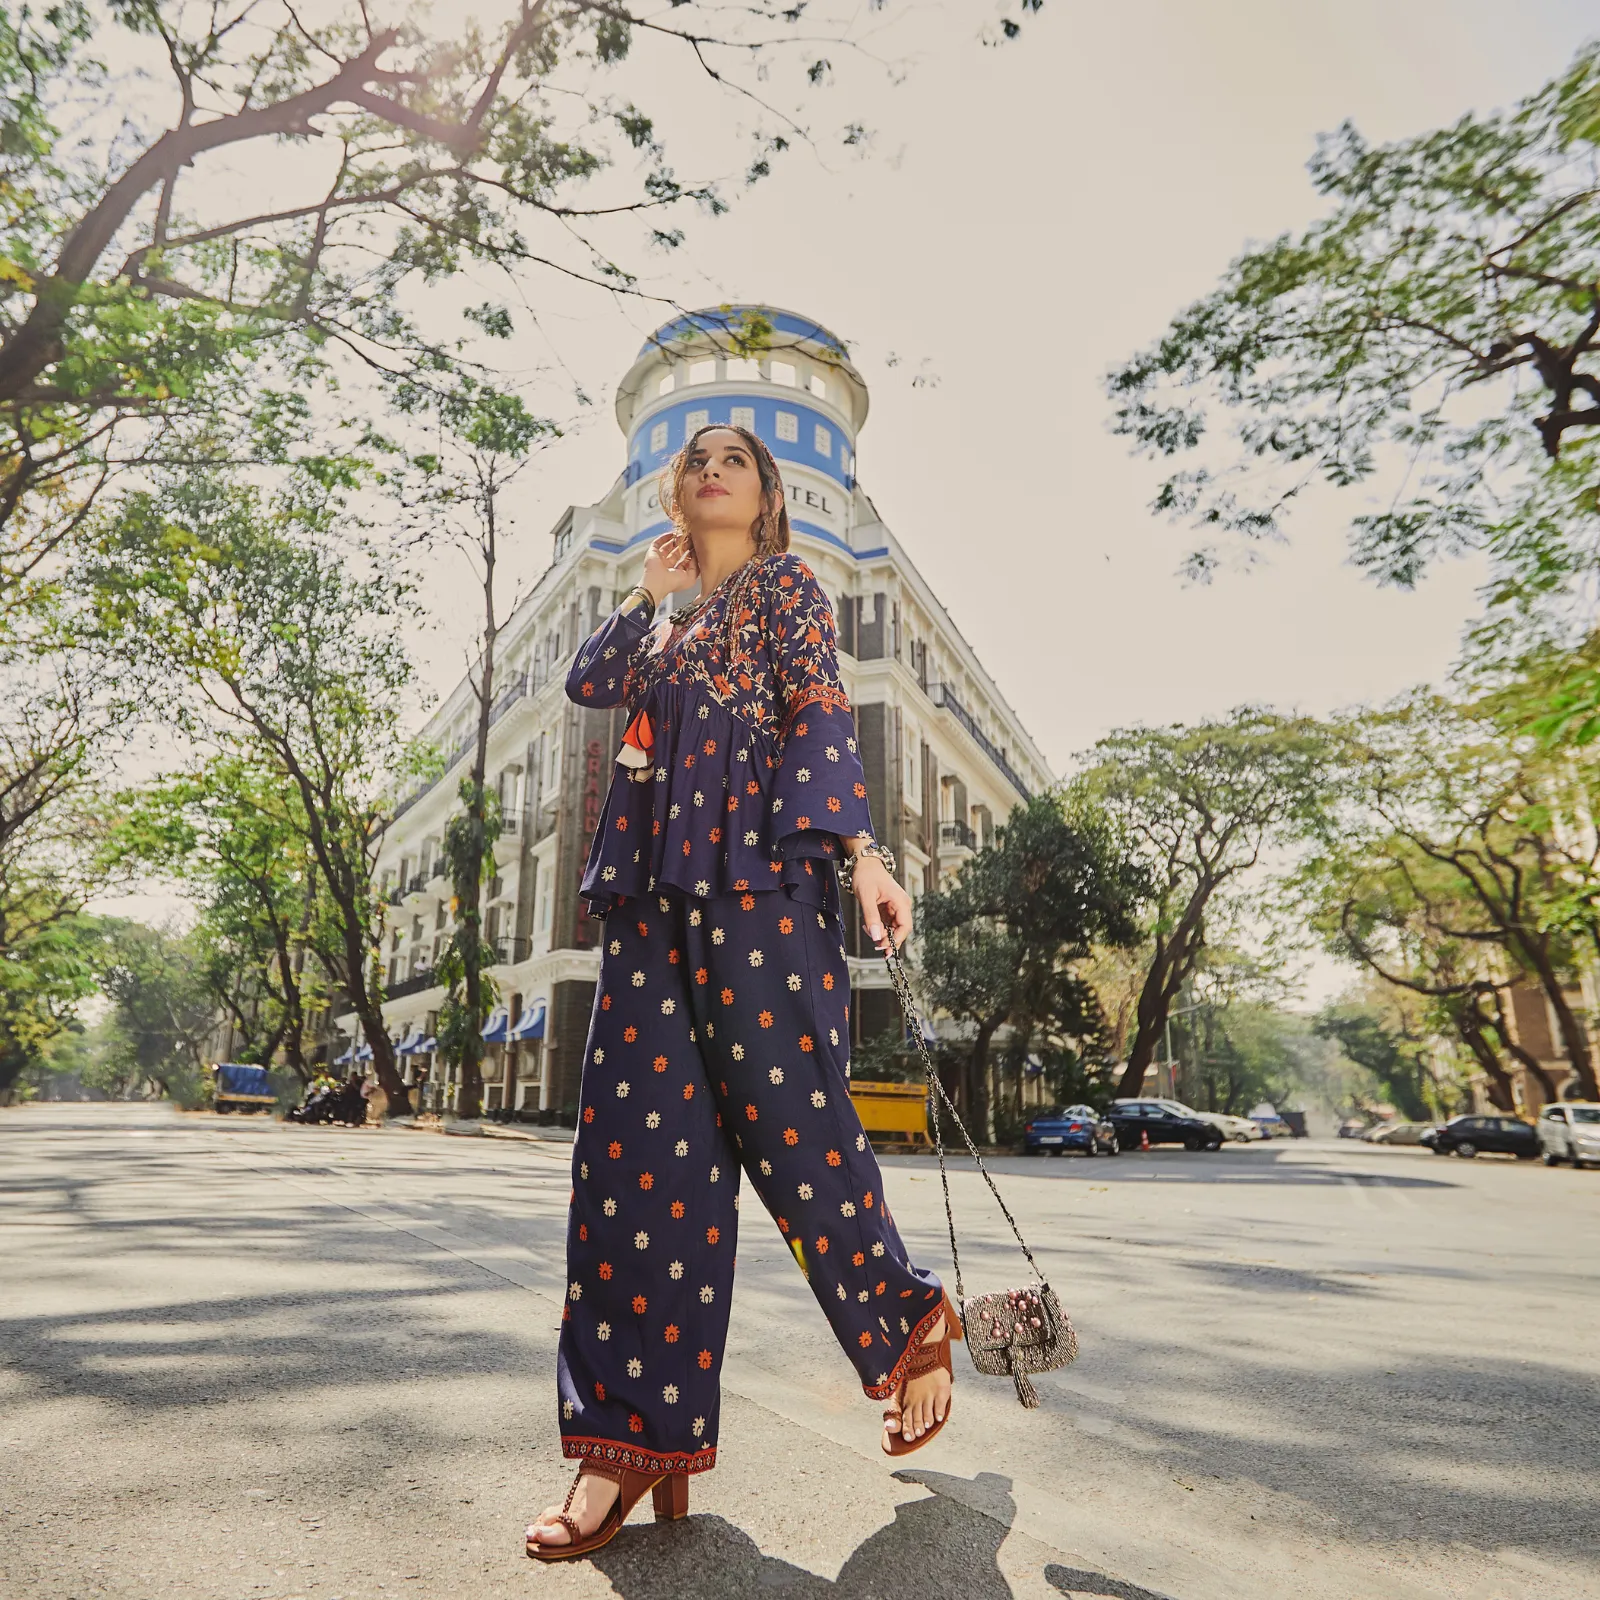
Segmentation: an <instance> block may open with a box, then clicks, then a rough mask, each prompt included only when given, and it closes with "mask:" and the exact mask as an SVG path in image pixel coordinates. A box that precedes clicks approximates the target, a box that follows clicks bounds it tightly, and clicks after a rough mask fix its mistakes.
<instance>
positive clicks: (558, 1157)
mask: <svg viewBox="0 0 1600 1600" xmlns="http://www.w3.org/2000/svg"><path fill="white" fill-rule="evenodd" d="M569 1159H570V1147H568V1146H565V1145H562V1144H559V1143H555V1142H547V1143H529V1142H513V1141H509V1140H502V1139H488V1138H481V1139H459V1138H446V1137H442V1136H440V1135H437V1134H423V1133H417V1132H411V1131H407V1130H401V1129H393V1128H391V1129H386V1130H384V1131H382V1132H379V1131H375V1130H369V1131H351V1130H337V1129H324V1128H296V1127H289V1126H284V1125H275V1124H270V1123H267V1122H264V1121H261V1120H257V1119H244V1118H238V1117H228V1118H216V1117H207V1116H182V1115H179V1114H177V1113H175V1112H173V1111H171V1110H170V1109H168V1108H166V1107H163V1106H145V1105H96V1106H71V1105H55V1106H51V1105H45V1106H34V1107H22V1108H16V1109H12V1110H6V1111H0V1251H3V1254H0V1323H3V1326H0V1595H3V1596H4V1597H5V1600H43V1597H49V1600H90V1597H98V1596H137V1597H151V1600H154V1597H156V1596H161V1597H167V1596H180V1597H185V1600H187V1597H205V1600H210V1597H218V1600H290V1597H295V1596H299V1597H304V1600H388V1597H392V1596H395V1595H401V1596H415V1597H418V1600H445V1597H454V1596H462V1597H466V1596H471V1597H472V1600H497V1597H500V1596H511V1595H515V1596H527V1595H537V1596H546V1595H548V1596H591V1595H619V1596H624V1597H626V1600H676V1597H680V1596H693V1597H696V1600H698V1597H708V1600H721V1597H728V1600H735V1597H737V1600H744V1597H747V1596H757V1595H759V1596H766V1595H777V1596H786V1597H787V1596H792V1597H797V1600H798V1597H803V1600H900V1597H905V1600H913V1597H914V1600H927V1597H929V1596H946V1595H948V1596H952V1597H954V1596H961V1597H963V1600H1001V1597H1029V1600H1049V1597H1055V1596H1060V1595H1072V1596H1085V1595H1092V1596H1114V1597H1122V1600H1283V1597H1285V1596H1314V1597H1318V1600H1321V1597H1330V1600H1332V1597H1337V1600H1367V1597H1393V1600H1427V1597H1437V1596H1463V1597H1474V1600H1555V1597H1560V1600H1572V1597H1583V1596H1600V1577H1597V1574H1600V1516H1597V1513H1596V1510H1595V1507H1596V1504H1597V1501H1600V1470H1597V1467H1600V1461H1597V1457H1600V1398H1597V1396H1600V1385H1597V1377H1600V1339H1597V1337H1596V1328H1597V1326H1600V1273H1597V1271H1596V1268H1597V1265H1600V1262H1597V1255H1600V1247H1597V1243H1596V1241H1597V1238H1600V1226H1597V1224H1600V1172H1595V1173H1578V1172H1573V1171H1570V1170H1567V1169H1562V1170H1558V1171H1546V1170H1545V1169H1543V1168H1542V1167H1536V1166H1527V1165H1518V1164H1515V1163H1512V1162H1510V1161H1509V1160H1501V1159H1494V1158H1482V1159H1479V1160H1478V1161H1476V1162H1465V1161H1459V1160H1441V1159H1436V1158H1433V1157H1431V1156H1428V1155H1426V1154H1424V1153H1421V1152H1415V1151H1402V1150H1394V1151H1385V1150H1374V1149H1370V1148H1367V1147H1363V1146H1360V1145H1350V1144H1337V1143H1329V1144H1310V1143H1302V1144H1283V1143H1279V1144H1273V1145H1271V1146H1253V1147H1248V1148H1232V1147H1230V1148H1229V1149H1226V1150H1224V1151H1223V1152H1221V1153H1220V1154H1217V1155H1205V1154H1194V1155H1191V1154H1188V1153H1186V1152H1179V1151H1172V1152H1157V1153H1151V1154H1130V1155H1125V1156H1122V1157H1120V1158H1118V1159H1116V1160H1110V1159H1104V1158H1102V1159H1099V1160H1092V1161H1091V1160H1087V1159H1083V1158H1068V1159H1063V1160H1038V1161H1028V1160H1023V1159H1020V1158H1009V1159H1003V1160H1000V1161H998V1162H997V1163H996V1166H997V1169H998V1171H999V1175H1000V1178H1001V1182H1002V1184H1003V1185H1004V1187H1005V1190H1006V1193H1007V1196H1008V1199H1009V1200H1010V1203H1011V1204H1012V1206H1013V1208H1014V1210H1015V1211H1016V1212H1017V1214H1018V1217H1019V1220H1020V1221H1021V1223H1022V1226H1023V1229H1024V1231H1025V1232H1026V1233H1027V1234H1028V1235H1029V1237H1030V1240H1031V1241H1032V1242H1033V1243H1034V1245H1035V1248H1036V1250H1037V1251H1038V1253H1039V1255H1040V1258H1041V1260H1042V1262H1043V1263H1044V1264H1045V1266H1046V1270H1047V1272H1048V1273H1049V1275H1050V1277H1051V1279H1052V1281H1053V1282H1054V1284H1055V1285H1056V1287H1057V1289H1058V1291H1059V1292H1060V1294H1061V1296H1062V1299H1063V1301H1064V1302H1065V1303H1066V1304H1067V1305H1068V1307H1069V1309H1070V1310H1071V1312H1072V1314H1073V1317H1074V1320H1075V1322H1076V1324H1077V1326H1078V1329H1079V1333H1080V1337H1081V1340H1082V1351H1083V1353H1082V1356H1081V1358H1080V1359H1079V1361H1078V1362H1077V1364H1076V1365H1075V1366H1074V1367H1072V1368H1070V1369H1068V1370H1067V1371H1065V1372H1060V1373H1052V1374H1046V1375H1043V1376H1041V1377H1040V1378H1039V1379H1038V1388H1039V1390H1040V1393H1041V1396H1042V1401H1043V1403H1042V1406H1041V1408H1040V1409H1039V1410H1037V1411H1026V1412H1025V1411H1023V1410H1022V1409H1021V1408H1020V1407H1019V1406H1018V1405H1017V1404H1016V1401H1015V1399H1014V1397H1013V1394H1012V1390H1011V1385H1010V1383H1009V1381H1006V1380H994V1379H985V1378H980V1377H979V1376H977V1375H976V1374H975V1373H973V1372H972V1371H971V1369H970V1367H969V1366H968V1365H967V1363H966V1359H965V1357H964V1356H963V1355H962V1354H961V1353H960V1352H959V1350H958V1352H957V1389H956V1409H955V1413H954V1417H953V1419H952V1421H951V1423H950V1425H949V1427H948V1428H947V1429H946V1430H945V1433H944V1435H943V1436H942V1437H941V1438H940V1439H939V1440H937V1441H936V1442H935V1443H934V1444H932V1445H930V1446H929V1447H928V1448H927V1449H926V1450H925V1451H923V1452H921V1453H920V1454H918V1455H917V1456H915V1457H914V1458H912V1459H911V1460H910V1461H908V1462H907V1463H906V1465H905V1468H904V1469H903V1470H900V1471H898V1472H896V1471H892V1470H891V1467H890V1464H889V1463H888V1462H887V1460H886V1458H884V1457H883V1456H882V1455H881V1454H880V1453H879V1451H878V1449H877V1438H878V1426H877V1421H876V1415H877V1413H876V1409H875V1408H874V1407H873V1406H872V1405H871V1404H870V1403H868V1402H866V1401H865V1400H864V1399H863V1398H862V1396H861V1395H860V1393H859V1391H858V1390H856V1389H855V1388H854V1387H853V1384H852V1382H851V1381H850V1380H851V1374H850V1371H849V1369H848V1368H847V1367H846V1366H845V1364H844V1362H843V1359H842V1358H841V1357H840V1355H839V1354H838V1352H837V1350H836V1349H835V1348H834V1347H833V1345H832V1344H831V1341H830V1339H829V1337H828V1334H827V1330H826V1326H825V1324H824V1323H823V1322H822V1319H821V1318H820V1317H819V1316H817V1315H816V1313H815V1308H814V1306H813V1304H812V1302H811V1301H810V1298H809V1294H808V1292H807V1291H806V1289H805V1286H804V1284H803V1282H802V1280H801V1279H800V1277H799V1274H798V1273H797V1272H796V1270H795V1269H794V1266H793V1264H792V1262H791V1260H790V1258H789V1256H788V1254H787V1252H786V1251H785V1250H784V1249H783V1247H782V1245H781V1243H780V1241H779V1237H778V1235H777V1233H776V1231H775V1230H774V1229H773V1228H772V1227H771V1225H770V1223H769V1222H768V1221H767V1219H766V1218H765V1216H764V1214H762V1213H761V1212H760V1211H759V1210H758V1209H752V1208H747V1210H746V1213H745V1216H744V1219H743V1220H744V1236H743V1238H742V1240H741V1248H740V1253H739V1277H738V1289H737V1292H736V1297H735V1308H734V1314H733V1327H732V1333H731V1336H730V1343H729V1353H728V1363H727V1369H726V1374H725V1393H726V1399H725V1402H724V1406H723V1431H722V1439H721V1462H722V1464H721V1465H720V1466H719V1467H718V1468H717V1470H716V1471H715V1472H713V1473H710V1474H707V1475H705V1476H703V1477H701V1478H698V1479H696V1480H695V1482H694V1485H693V1491H692V1499H691V1510H692V1513H693V1515H692V1516H691V1518H690V1519H689V1520H688V1521H687V1522H684V1523H680V1524H676V1525H661V1526H657V1525H655V1524H654V1523H652V1522H651V1521H650V1519H649V1516H648V1500H646V1502H645V1504H644V1506H643V1507H642V1508H641V1509H640V1510H638V1511H636V1512H635V1521H634V1522H633V1523H631V1524H630V1526H629V1527H628V1529H627V1530H626V1531H625V1533H624V1535H623V1536H622V1537H621V1538H619V1539H618V1540H617V1541H616V1542H615V1543H614V1544H613V1545H612V1546H611V1547H610V1548H609V1549H607V1550H606V1551H604V1552H602V1553H600V1554H599V1555H598V1556H597V1557H596V1558H595V1559H594V1560H593V1561H591V1562H583V1563H577V1562H574V1563H571V1564H567V1565H562V1566H557V1567H551V1568H546V1567H539V1566H536V1565H535V1564H534V1563H532V1562H529V1561H528V1560H526V1559H525V1558H524V1557H523V1555H522V1553H521V1530H522V1527H523V1524H524V1523H525V1521H526V1520H527V1519H528V1517H529V1515H530V1514H531V1513H532V1512H534V1511H536V1510H537V1509H538V1508H539V1507H540V1506H542V1505H544V1504H545V1503H547V1502H548V1501H549V1500H551V1499H557V1498H559V1497H560V1494H561V1493H562V1491H563V1489H564V1485H565V1483H566V1480H567V1477H568V1473H569V1470H570V1469H569V1468H568V1467H567V1466H566V1465H565V1464H564V1463H563V1462H562V1460H561V1458H560V1454H559V1445H558V1440H557V1434H556V1426H555V1403H554V1385H553V1380H552V1369H553V1360H554V1351H555V1342H556V1326H557V1318H558V1316H559V1312H560V1301H561V1293H562V1285H563V1281H564V1279H563V1271H562V1265H563V1263H562V1256H561V1241H562V1236H563V1214H564V1211H565V1207H566V1202H567V1195H568V1187H569V1180H568V1172H567V1166H568V1162H569ZM957 1165H958V1167H959V1168H960V1170H959V1171H958V1172H957V1174H956V1176H955V1180H954V1182H955V1189H956V1205H957V1220H958V1223H959V1224H960V1226H961V1231H962V1235H963V1239H964V1242H965V1248H964V1250H963V1261H964V1264H965V1265H966V1267H967V1273H968V1278H967V1284H968V1289H969V1292H971V1291H972V1290H973V1289H992V1288H999V1287H1004V1286H1008V1285H1011V1284H1015V1283H1020V1282H1022V1281H1023V1279H1024V1275H1025V1268H1024V1266H1023V1263H1022V1261H1021V1258H1020V1256H1018V1255H1017V1253H1016V1252H1015V1249H1014V1248H1013V1247H1010V1246H1009V1240H1008V1236H1007V1235H1006V1234H1005V1232H1004V1225H1003V1223H1002V1222H1001V1221H1000V1219H999V1217H998V1215H997V1214H996V1213H995V1212H994V1210H993V1208H992V1206H991V1205H990V1204H989V1202H988V1200H987V1196H986V1195H985V1193H984V1191H983V1189H982V1185H981V1181H980V1180H979V1179H978V1178H977V1176H976V1174H975V1173H973V1172H972V1171H971V1170H970V1168H969V1167H968V1166H966V1165H965V1164H961V1163H958V1164H957ZM885 1181H886V1185H887V1189H888V1193H889V1197H890V1200H891V1203H892V1204H893V1205H894V1207H895V1210H896V1214H897V1216H898V1219H899V1221H900V1224H901V1228H902V1230H903V1232H904V1233H905V1234H906V1236H907V1239H908V1242H910V1244H911V1246H912V1248H913V1251H914V1252H915V1253H916V1254H917V1255H918V1257H919V1258H920V1259H924V1260H927V1261H929V1262H931V1263H934V1264H942V1263H943V1260H944V1255H945V1247H944V1245H943V1235H944V1229H943V1218H942V1214H941V1210H940V1205H939V1186H938V1176H937V1172H936V1170H935V1168H934V1167H933V1165H932V1163H931V1162H929V1161H927V1160H925V1159H914V1158H905V1159H891V1160H888V1161H886V1163H885Z"/></svg>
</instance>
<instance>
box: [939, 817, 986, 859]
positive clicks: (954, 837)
mask: <svg viewBox="0 0 1600 1600" xmlns="http://www.w3.org/2000/svg"><path fill="white" fill-rule="evenodd" d="M977 848H978V836H977V834H975V833H974V832H973V831H972V829H971V828H969V827H968V826H967V825H966V823H964V822H941V823H940V824H939V853H940V855H961V856H970V855H971V854H972V853H973V852H974V851H975V850H976V849H977Z"/></svg>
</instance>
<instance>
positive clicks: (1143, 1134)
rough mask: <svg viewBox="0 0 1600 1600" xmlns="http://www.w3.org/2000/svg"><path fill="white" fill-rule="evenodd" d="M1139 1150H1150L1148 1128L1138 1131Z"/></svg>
mask: <svg viewBox="0 0 1600 1600" xmlns="http://www.w3.org/2000/svg"><path fill="white" fill-rule="evenodd" d="M1139 1148H1140V1149H1141V1150H1148V1149H1149V1148H1150V1130H1149V1129H1148V1128H1141V1129H1140V1130H1139Z"/></svg>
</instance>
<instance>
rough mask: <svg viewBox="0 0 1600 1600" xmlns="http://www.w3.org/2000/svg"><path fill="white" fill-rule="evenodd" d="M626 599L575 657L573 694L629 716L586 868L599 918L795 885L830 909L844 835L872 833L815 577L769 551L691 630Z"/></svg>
mask: <svg viewBox="0 0 1600 1600" xmlns="http://www.w3.org/2000/svg"><path fill="white" fill-rule="evenodd" d="M647 609H648V608H647V607H646V606H645V604H644V603H643V602H642V601H641V600H640V599H639V597H638V596H636V595H635V596H633V597H631V599H630V601H629V602H628V603H627V604H624V605H623V606H622V607H620V608H619V609H618V610H617V611H616V612H614V613H613V614H612V616H611V617H610V618H609V619H608V620H607V621H606V622H605V623H604V624H603V625H602V626H601V627H600V629H599V630H598V631H597V632H596V633H595V634H594V636H593V637H592V638H590V639H589V641H588V642H587V643H586V644H585V645H584V646H583V648H582V649H581V650H579V652H578V654H577V658H576V660H574V662H573V663H572V670H571V671H570V672H569V673H568V674H567V695H568V697H569V698H570V699H572V700H574V701H576V702H577V703H578V704H579V705H583V706H595V707H600V708H606V707H612V706H618V705H626V706H627V708H628V710H629V712H630V713H631V718H630V721H629V724H628V730H627V734H626V736H625V738H624V741H623V748H622V750H621V751H620V752H619V754H618V761H617V766H616V769H615V771H614V773H613V775H612V780H611V788H610V792H609V793H608V794H607V796H606V803H605V809H604V811H603V812H602V813H601V817H600V825H599V827H598V828H596V830H595V836H594V843H593V845H592V847H591V848H590V851H589V861H588V865H587V867H586V868H585V870H584V875H583V884H582V893H583V894H584V895H585V897H586V898H587V899H588V900H589V902H590V907H591V909H592V910H593V911H594V912H595V913H596V914H597V915H604V914H605V912H606V911H607V910H609V909H610V908H611V907H612V906H613V905H615V904H617V903H618V902H619V901H621V900H623V899H626V898H628V897H630V896H634V895H641V894H649V893H650V892H652V891H653V890H654V889H656V888H657V887H658V886H660V887H670V888H675V889H679V890H682V891H683V892H684V893H686V894H690V895H694V896H696V897H699V898H702V899H704V898H708V897H710V896H712V895H722V894H738V893H746V892H755V891H759V890H772V889H776V888H779V887H780V886H787V887H789V888H790V890H791V892H793V893H796V894H797V896H798V897H799V898H803V899H805V900H807V901H810V902H812V903H817V904H821V903H824V902H826V903H829V904H835V903H836V895H837V883H836V879H835V875H834V873H833V872H832V871H831V870H821V869H819V868H818V867H816V866H815V865H814V863H816V862H818V861H827V862H829V863H830V866H831V863H832V862H833V861H836V860H837V859H838V858H839V855H840V847H839V839H840V837H841V836H843V837H847V838H848V837H852V836H855V835H860V834H867V835H869V836H870V834H871V832H872V818H871V814H870V813H869V811H868V809H867V785H866V777H865V774H864V773H863V772H862V769H861V754H860V750H859V748H858V746H857V742H856V726H855V718H854V716H853V715H852V714H851V710H850V702H849V700H848V698H847V697H846V695H845V692H844V687H843V685H842V684H841V683H840V681H839V658H838V654H837V649H836V645H835V640H834V629H833V611H832V608H831V607H830V606H829V604H828V597H827V596H826V595H825V594H824V593H823V592H822V588H821V586H820V585H819V584H818V582H817V580H816V578H815V576H814V575H813V574H812V572H811V569H810V568H809V567H807V566H806V564H805V563H804V562H803V561H801V560H800V559H799V558H798V557H797V556H794V555H790V554H783V555H773V556H765V557H761V558H758V559H757V560H754V561H751V562H749V563H748V564H747V565H746V566H744V567H742V568H741V569H740V570H739V571H738V572H736V573H734V574H733V575H732V577H730V578H729V579H728V580H727V582H726V583H724V584H723V585H722V587H721V588H720V589H719V590H718V591H717V592H716V593H715V594H714V595H713V596H712V597H711V599H710V600H709V602H708V603H707V604H706V605H705V606H703V607H702V608H700V609H699V610H697V611H695V612H693V613H691V614H689V616H688V617H687V619H686V621H687V626H685V625H684V623H683V622H678V623H676V624H675V623H674V621H673V619H671V618H664V619H662V620H661V621H659V622H657V623H656V624H655V625H654V626H653V627H650V626H647V624H646V622H645V617H646V615H647Z"/></svg>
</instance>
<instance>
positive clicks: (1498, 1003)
mask: <svg viewBox="0 0 1600 1600" xmlns="http://www.w3.org/2000/svg"><path fill="white" fill-rule="evenodd" d="M1488 1021H1489V1026H1490V1027H1491V1028H1493V1029H1494V1031H1495V1035H1496V1037H1497V1038H1498V1039H1499V1040H1500V1043H1501V1044H1502V1045H1504V1046H1505V1049H1506V1053H1507V1054H1508V1055H1509V1056H1510V1057H1511V1058H1512V1060H1513V1061H1515V1062H1517V1063H1518V1065H1519V1066H1521V1067H1523V1068H1524V1069H1525V1070H1526V1071H1527V1072H1529V1073H1530V1074H1531V1075H1532V1077H1533V1080H1534V1082H1535V1083H1537V1084H1538V1085H1539V1092H1540V1093H1541V1094H1542V1095H1543V1096H1544V1100H1545V1104H1546V1105H1548V1104H1549V1103H1550V1102H1551V1101H1552V1100H1555V1099H1557V1098H1559V1097H1558V1095H1557V1093H1556V1083H1555V1079H1554V1078H1552V1077H1551V1076H1550V1074H1549V1073H1548V1072H1546V1071H1545V1069H1544V1064H1543V1063H1542V1062H1541V1061H1540V1060H1539V1058H1538V1057H1537V1056H1536V1055H1534V1054H1533V1052H1532V1051H1531V1050H1527V1049H1524V1048H1523V1046H1522V1045H1520V1044H1518V1043H1517V1041H1516V1039H1514V1038H1513V1037H1512V1033H1511V1020H1510V1018H1509V1017H1507V1016H1506V1003H1505V997H1504V995H1502V994H1501V992H1500V991H1499V990H1498V989H1496V990H1495V991H1494V1016H1492V1017H1491V1018H1489V1019H1488Z"/></svg>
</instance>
